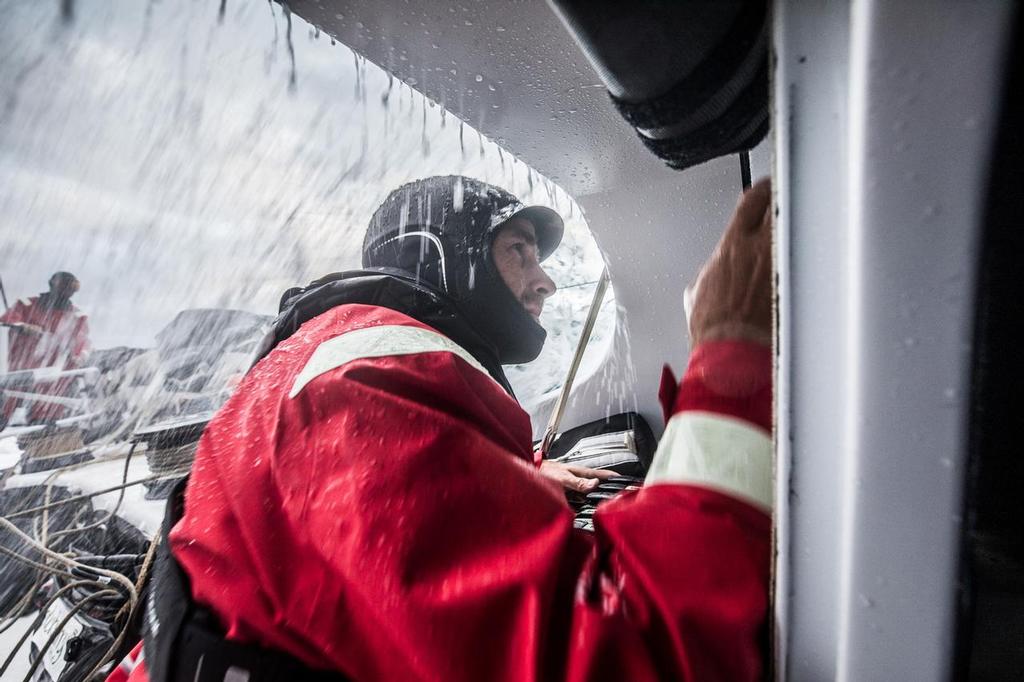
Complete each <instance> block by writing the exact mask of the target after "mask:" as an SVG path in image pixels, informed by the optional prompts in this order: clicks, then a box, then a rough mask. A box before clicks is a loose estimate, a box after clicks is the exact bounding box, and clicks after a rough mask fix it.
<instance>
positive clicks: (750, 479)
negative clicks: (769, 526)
mask: <svg viewBox="0 0 1024 682" xmlns="http://www.w3.org/2000/svg"><path fill="white" fill-rule="evenodd" d="M645 483H646V484H651V483H692V484H694V485H703V486H707V487H709V488H716V489H718V490H721V491H722V492H725V493H727V494H730V495H733V496H735V497H739V498H741V499H743V500H744V501H746V502H751V503H753V504H755V505H756V506H758V507H760V508H761V509H765V510H769V509H771V507H772V440H771V438H769V437H768V436H767V435H766V434H765V433H764V431H762V430H760V429H758V428H757V427H754V426H752V425H750V424H748V423H746V422H744V421H741V420H739V419H735V418H733V417H726V416H723V415H720V414H715V413H711V412H680V413H679V414H676V415H675V416H673V417H672V418H671V419H670V420H669V422H668V426H667V427H666V428H665V434H664V435H663V436H662V437H661V442H660V443H659V444H658V451H657V452H656V453H655V455H654V461H653V462H652V463H651V470H650V472H648V474H647V479H646V481H645Z"/></svg>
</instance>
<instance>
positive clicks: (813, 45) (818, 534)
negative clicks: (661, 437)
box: [773, 1, 849, 680]
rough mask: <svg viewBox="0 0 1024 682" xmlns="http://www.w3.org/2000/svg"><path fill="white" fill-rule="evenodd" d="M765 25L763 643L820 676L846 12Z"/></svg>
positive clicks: (830, 508)
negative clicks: (770, 298)
mask: <svg viewBox="0 0 1024 682" xmlns="http://www.w3.org/2000/svg"><path fill="white" fill-rule="evenodd" d="M775 17H776V20H775V26H774V42H775V50H776V56H777V63H776V69H777V70H776V72H775V83H774V96H775V99H774V107H775V110H774V111H773V116H774V118H775V130H776V140H775V144H776V173H775V178H776V180H775V189H776V201H777V204H778V209H779V220H778V223H777V230H776V268H777V271H778V273H779V278H778V282H779V290H778V295H779V299H778V300H779V340H778V343H779V346H778V348H779V355H778V368H777V381H778V383H777V394H776V419H777V424H776V451H777V461H776V467H777V468H776V545H777V551H778V558H777V562H776V600H775V607H776V622H777V631H778V633H779V635H780V636H778V637H777V638H776V642H775V643H776V649H777V652H778V653H777V656H778V658H779V662H778V669H779V670H780V671H786V672H788V676H789V677H790V678H792V679H795V680H825V679H831V678H832V677H833V676H834V671H835V657H836V647H837V636H838V617H837V614H838V610H839V609H838V605H839V599H838V590H839V574H840V571H839V557H838V555H839V543H838V535H839V524H840V508H841V506H840V502H841V498H840V494H839V492H840V489H841V485H842V480H841V476H840V474H841V465H840V464H841V452H840V437H839V434H840V433H841V432H842V427H843V415H844V406H843V391H842V381H841V378H840V375H839V372H838V370H839V369H840V368H842V366H843V365H842V360H843V357H844V353H845V346H846V338H847V334H846V330H845V328H844V321H845V320H844V316H843V309H844V308H843V302H844V300H845V299H846V298H847V289H846V277H845V271H846V252H847V248H846V234H845V223H846V216H847V212H846V193H845V191H844V189H845V186H846V178H847V173H846V166H847V164H846V159H847V151H846V133H847V68H848V44H849V7H848V5H847V4H846V3H828V2H813V3H812V2H799V1H798V2H780V3H778V4H777V6H776V10H775Z"/></svg>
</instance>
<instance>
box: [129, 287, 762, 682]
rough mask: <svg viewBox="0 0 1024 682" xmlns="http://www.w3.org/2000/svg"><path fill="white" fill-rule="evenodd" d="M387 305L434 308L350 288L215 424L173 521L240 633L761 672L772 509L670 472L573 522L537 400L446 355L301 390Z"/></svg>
mask: <svg viewBox="0 0 1024 682" xmlns="http://www.w3.org/2000/svg"><path fill="white" fill-rule="evenodd" d="M381 324H389V325H393V324H399V325H407V326H414V327H424V325H422V324H420V323H418V322H416V321H414V320H412V319H411V318H409V317H406V316H404V315H402V314H400V313H397V312H395V311H392V310H387V309H383V308H377V307H371V306H361V305H349V306H341V307H339V308H335V309H333V310H331V311H329V312H328V313H325V314H323V315H321V316H319V317H317V318H315V319H313V320H311V321H310V322H308V323H306V325H304V326H303V328H302V329H300V330H299V332H297V333H296V334H295V335H293V336H292V337H291V338H289V339H288V340H286V341H285V342H283V343H281V344H280V345H279V346H278V347H277V348H276V349H275V350H274V351H273V352H272V353H271V354H270V355H269V356H267V357H266V358H265V359H264V360H263V361H261V362H260V363H259V365H257V366H256V367H255V368H254V369H253V370H252V371H251V372H250V373H249V374H248V375H247V377H246V378H245V380H244V381H243V382H242V384H241V385H240V387H239V389H238V390H237V392H236V393H235V395H234V396H233V397H232V398H231V399H230V400H229V402H228V403H227V404H226V405H225V406H224V408H223V409H222V410H221V411H220V412H219V413H218V415H217V416H216V417H215V418H214V420H213V421H212V422H211V423H210V425H209V427H208V428H207V429H206V432H205V433H204V435H203V438H202V441H201V442H200V446H199V450H198V453H197V457H196V463H195V468H194V471H193V473H192V476H191V479H190V482H189V486H188V489H187V492H186V505H185V515H184V517H183V519H182V520H181V522H180V523H179V524H178V525H177V526H176V527H175V528H174V530H173V531H172V533H171V537H170V540H171V543H172V549H173V552H174V554H175V556H176V557H177V559H178V560H179V562H180V563H181V565H182V566H183V567H184V569H185V571H186V572H187V574H188V575H189V576H190V578H191V580H192V585H193V596H194V598H195V599H196V600H197V601H199V602H201V603H203V604H206V605H208V606H209V607H210V608H211V609H212V610H213V611H214V612H215V613H216V614H218V615H219V617H220V618H221V620H222V624H223V625H224V627H225V628H226V630H227V633H228V637H230V638H235V639H239V640H243V641H250V642H257V643H260V644H262V645H265V646H270V647H274V648H277V649H279V650H282V651H286V652H288V653H290V654H292V655H295V656H297V657H298V658H300V659H301V660H303V661H304V662H305V663H306V664H308V665H310V666H313V667H318V668H330V669H336V670H340V671H342V672H344V673H347V674H348V675H350V676H351V677H352V678H353V679H357V680H399V679H401V680H445V681H458V680H467V681H474V682H476V681H479V680H563V679H564V680H655V679H691V680H745V679H758V678H759V677H760V676H761V674H762V670H763V662H762V654H763V651H762V649H761V646H762V641H761V635H762V634H763V628H764V624H765V617H766V610H767V593H768V565H769V529H770V522H769V519H768V516H767V515H765V514H763V513H762V512H760V511H758V510H756V509H754V508H753V507H750V506H748V505H746V504H745V503H743V502H740V501H738V500H736V499H733V498H731V497H729V496H727V495H723V494H720V493H717V492H714V491H710V490H706V489H701V488H699V487H693V486H684V485H665V484H659V485H652V486H649V487H647V488H645V489H643V490H641V491H639V492H637V493H634V494H630V495H627V496H625V497H623V498H620V499H618V500H616V501H613V502H610V503H608V504H607V505H604V506H603V507H602V508H601V510H600V511H599V512H598V513H597V515H596V516H597V518H596V527H597V532H596V533H593V534H588V533H586V532H584V531H577V530H574V529H573V528H572V512H571V510H570V509H569V507H568V506H567V505H566V503H565V500H564V497H563V495H562V493H561V491H559V490H557V489H556V488H554V487H552V486H551V485H550V484H548V483H547V482H546V481H544V480H543V479H542V478H541V477H540V475H539V473H538V472H537V470H536V468H535V467H534V466H533V464H532V452H531V430H530V421H529V418H528V416H527V415H526V413H525V412H523V410H522V409H521V408H520V407H519V406H518V405H517V404H516V403H515V401H514V400H513V399H512V398H511V397H509V396H508V395H507V394H505V393H504V392H503V391H502V390H501V388H500V387H499V386H498V385H497V384H496V383H495V382H493V381H492V380H491V379H490V378H489V377H488V376H487V375H486V374H483V373H482V372H480V371H479V370H477V369H474V368H473V367H471V366H470V365H469V364H468V363H466V362H465V361H464V360H462V359H460V358H458V357H456V356H455V355H453V354H451V353H438V352H434V353H421V354H411V355H397V356H387V357H376V358H366V359H358V360H353V361H351V362H348V363H347V364H344V365H343V366H341V367H338V368H336V369H332V370H330V371H328V372H326V373H324V374H322V375H320V376H318V377H317V378H315V379H313V380H312V381H310V382H309V383H308V384H307V385H306V386H305V388H303V389H302V391H301V392H299V393H298V394H297V395H296V396H295V397H294V398H289V397H288V394H289V391H290V390H291V388H292V385H293V383H294V380H295V377H296V375H297V374H298V373H299V372H300V371H301V369H302V368H303V367H304V366H305V365H306V362H307V361H308V360H309V358H310V356H311V355H312V353H313V351H314V350H315V349H316V347H317V346H318V345H319V344H320V343H321V342H323V341H326V340H327V339H330V338H332V337H335V336H338V335H339V334H342V333H344V332H347V331H352V330H355V329H360V328H364V327H369V326H374V325H381ZM684 387H685V379H684ZM140 671H141V668H137V669H136V670H135V673H134V674H133V676H132V679H135V680H138V679H144V675H143V674H142V673H141V672H140Z"/></svg>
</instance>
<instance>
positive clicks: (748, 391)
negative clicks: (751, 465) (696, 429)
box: [672, 341, 772, 433]
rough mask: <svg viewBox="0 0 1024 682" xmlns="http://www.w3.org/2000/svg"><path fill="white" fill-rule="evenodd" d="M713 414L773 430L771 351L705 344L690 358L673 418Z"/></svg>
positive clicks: (734, 344) (751, 346) (734, 343)
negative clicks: (694, 413) (692, 413)
mask: <svg viewBox="0 0 1024 682" xmlns="http://www.w3.org/2000/svg"><path fill="white" fill-rule="evenodd" d="M687 410H700V411H702V412H715V413H717V414H724V415H729V416H730V417H736V418H737V419H742V420H744V421H748V422H750V423H752V424H754V425H755V426H759V427H761V428H762V429H764V430H765V431H767V432H769V433H770V432H771V430H772V351H771V348H769V347H768V346H764V345H762V344H759V343H751V342H749V341H707V342H705V343H702V344H701V345H699V346H697V347H696V348H694V349H693V353H691V354H690V361H689V365H688V366H687V368H686V376H684V377H683V381H682V383H681V384H680V385H679V391H678V392H676V395H675V400H674V404H673V406H672V414H675V413H677V412H685V411H687Z"/></svg>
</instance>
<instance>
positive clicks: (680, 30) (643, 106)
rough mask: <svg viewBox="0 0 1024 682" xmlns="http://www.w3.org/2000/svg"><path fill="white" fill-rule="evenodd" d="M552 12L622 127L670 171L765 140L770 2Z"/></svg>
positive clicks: (596, 3)
mask: <svg viewBox="0 0 1024 682" xmlns="http://www.w3.org/2000/svg"><path fill="white" fill-rule="evenodd" d="M553 2H554V5H555V7H556V9H557V11H558V12H559V14H560V16H561V18H562V19H563V21H564V22H565V23H566V25H567V26H568V28H569V30H570V32H571V33H572V34H573V36H574V37H575V38H576V40H577V42H578V43H579V44H580V47H581V48H582V49H583V52H584V53H585V54H586V55H587V57H588V58H589V59H590V61H591V63H592V65H593V66H594V68H595V70H596V71H597V72H598V74H599V75H600V76H601V78H602V80H603V81H604V83H605V85H606V86H608V89H609V94H610V96H611V99H612V101H613V102H614V104H615V106H616V108H617V109H618V110H619V112H620V113H621V114H622V116H623V118H625V119H626V120H627V121H628V122H629V123H630V125H632V126H633V127H634V128H635V129H636V131H637V133H638V134H639V136H640V139H641V141H642V142H643V143H644V145H646V146H647V147H648V148H649V149H650V150H651V151H653V152H654V153H655V154H657V155H658V156H659V157H661V158H662V159H663V160H664V161H665V162H666V163H667V164H668V165H669V166H670V167H672V168H675V169H679V170H682V169H685V168H689V167H690V166H694V165H696V164H699V163H703V162H705V161H708V160H710V159H713V158H716V157H718V156H725V155H727V154H732V153H737V152H741V151H746V150H749V149H751V148H753V147H754V146H756V145H757V144H758V143H759V142H760V141H761V140H762V139H763V138H764V136H765V134H766V133H767V132H768V127H769V115H768V36H767V33H768V32H767V16H768V8H767V3H766V2H765V1H764V0H753V1H747V0H721V1H720V2H715V3H692V2H675V3H672V2H661V1H659V0H641V1H639V2H631V3H622V2H613V1H612V0H553Z"/></svg>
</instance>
